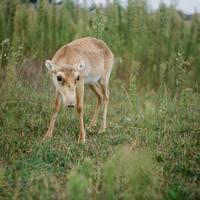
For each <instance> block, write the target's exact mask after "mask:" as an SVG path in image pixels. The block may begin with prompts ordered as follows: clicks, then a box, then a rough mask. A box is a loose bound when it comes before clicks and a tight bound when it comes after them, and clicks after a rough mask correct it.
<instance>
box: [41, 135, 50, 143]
mask: <svg viewBox="0 0 200 200" xmlns="http://www.w3.org/2000/svg"><path fill="white" fill-rule="evenodd" d="M51 137H52V135H50V134H46V135H45V136H44V137H43V138H42V140H43V141H45V140H49V139H50V138H51Z"/></svg>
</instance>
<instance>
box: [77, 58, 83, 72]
mask: <svg viewBox="0 0 200 200" xmlns="http://www.w3.org/2000/svg"><path fill="white" fill-rule="evenodd" d="M84 68H85V62H84V61H83V60H81V61H80V63H79V64H78V66H77V71H81V70H83V69H84Z"/></svg>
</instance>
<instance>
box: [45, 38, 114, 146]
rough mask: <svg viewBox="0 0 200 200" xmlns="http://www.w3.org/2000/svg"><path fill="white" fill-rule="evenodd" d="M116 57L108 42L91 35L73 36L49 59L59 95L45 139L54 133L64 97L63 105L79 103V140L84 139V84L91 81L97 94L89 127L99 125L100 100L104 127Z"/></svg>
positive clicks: (50, 70) (88, 83)
mask: <svg viewBox="0 0 200 200" xmlns="http://www.w3.org/2000/svg"><path fill="white" fill-rule="evenodd" d="M113 60H114V59H113V54H112V52H111V51H110V49H109V48H108V46H107V45H106V44H105V43H104V42H103V41H102V40H99V39H95V38H92V37H85V38H81V39H77V40H74V41H73V42H71V43H69V44H67V45H65V46H63V47H61V48H60V49H59V50H58V51H57V52H56V54H55V55H54V57H53V59H52V60H46V62H45V65H46V67H47V69H48V70H49V72H50V73H51V76H52V79H53V82H54V85H55V88H56V98H55V103H54V108H53V115H52V117H51V120H50V124H49V128H48V131H47V133H46V135H45V136H44V138H45V139H46V138H50V137H52V134H53V129H54V125H55V121H56V117H57V113H58V112H59V110H60V104H61V99H62V103H63V104H64V106H66V107H74V106H76V108H77V113H78V116H79V121H80V132H79V142H81V143H84V142H85V136H86V134H85V127H84V121H83V98H84V84H87V85H89V87H90V88H91V89H92V91H93V92H94V93H95V94H96V96H97V101H96V108H95V111H94V115H93V117H92V120H91V122H90V125H89V128H91V127H93V126H95V125H96V121H97V116H98V113H99V109H100V104H101V102H103V105H104V112H103V121H102V124H101V128H100V132H103V131H104V130H105V128H106V115H107V109H108V101H109V92H108V84H109V78H110V73H111V70H112V65H113Z"/></svg>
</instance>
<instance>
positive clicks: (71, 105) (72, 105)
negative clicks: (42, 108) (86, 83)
mask: <svg viewBox="0 0 200 200" xmlns="http://www.w3.org/2000/svg"><path fill="white" fill-rule="evenodd" d="M74 106H75V105H74V104H73V103H70V104H68V105H67V107H69V108H71V107H74Z"/></svg>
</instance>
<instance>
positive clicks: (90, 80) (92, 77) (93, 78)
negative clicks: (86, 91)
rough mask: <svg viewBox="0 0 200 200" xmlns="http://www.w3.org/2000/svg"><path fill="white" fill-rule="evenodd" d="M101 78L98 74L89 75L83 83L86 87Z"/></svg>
mask: <svg viewBox="0 0 200 200" xmlns="http://www.w3.org/2000/svg"><path fill="white" fill-rule="evenodd" d="M100 78H101V76H100V75H98V74H89V75H88V76H86V77H85V81H84V83H85V84H87V85H93V84H95V83H96V82H97V81H98V80H99V79H100Z"/></svg>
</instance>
